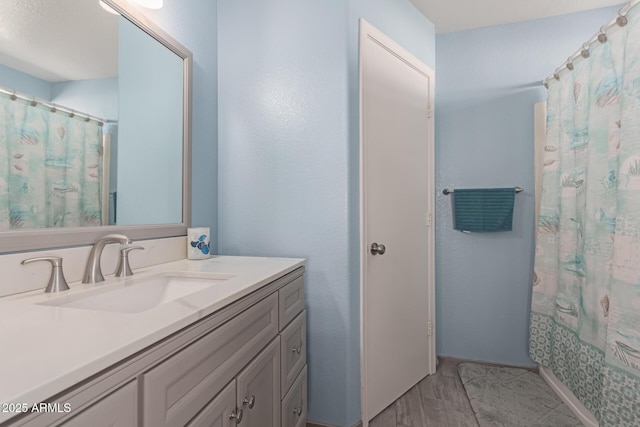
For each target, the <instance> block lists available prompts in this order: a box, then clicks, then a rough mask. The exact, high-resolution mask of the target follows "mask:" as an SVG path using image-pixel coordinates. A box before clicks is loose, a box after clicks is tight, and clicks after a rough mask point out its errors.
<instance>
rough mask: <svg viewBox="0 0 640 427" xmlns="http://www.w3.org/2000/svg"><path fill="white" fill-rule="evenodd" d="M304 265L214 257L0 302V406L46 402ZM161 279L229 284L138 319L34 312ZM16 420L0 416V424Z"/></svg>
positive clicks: (282, 260) (108, 314)
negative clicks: (98, 291)
mask: <svg viewBox="0 0 640 427" xmlns="http://www.w3.org/2000/svg"><path fill="white" fill-rule="evenodd" d="M304 263H305V261H304V260H303V259H294V258H249V257H230V256H214V257H212V258H210V259H208V260H198V261H189V260H181V261H175V262H170V263H166V264H161V265H156V266H152V267H146V268H142V269H138V270H136V271H135V272H134V273H135V275H134V276H133V277H132V278H127V279H124V278H121V279H119V278H114V277H107V281H106V282H105V283H101V284H98V285H82V284H80V283H70V286H71V290H69V291H67V292H64V293H61V294H45V293H44V292H43V291H42V290H38V291H33V292H28V293H24V294H19V295H14V296H11V297H5V298H0V405H2V404H3V403H27V404H30V405H31V404H33V403H36V402H42V401H46V399H47V398H49V397H51V396H52V395H54V394H56V393H59V392H60V391H62V390H64V389H66V388H68V387H71V386H73V385H74V384H76V383H78V382H79V381H81V380H83V379H85V378H87V377H89V376H91V375H94V374H96V373H98V372H100V371H101V370H103V369H105V368H108V367H109V366H111V365H113V364H114V363H117V362H118V361H120V360H122V359H124V358H126V357H128V356H130V355H132V354H134V353H136V352H138V351H140V350H142V349H144V348H146V347H148V346H149V345H151V344H153V343H155V342H157V341H159V340H161V339H163V338H165V337H167V336H169V335H171V334H172V333H174V332H176V331H178V330H180V329H182V328H184V327H185V326H188V325H190V324H192V323H194V322H195V321H197V320H199V319H201V318H203V317H206V316H208V315H209V314H211V313H213V312H215V311H217V310H219V309H220V308H222V307H224V306H226V305H228V304H230V303H232V302H234V301H236V300H238V299H240V298H242V297H243V296H245V295H248V294H249V293H251V292H253V291H255V290H257V289H259V288H260V287H262V286H264V285H266V284H268V283H270V282H272V281H273V280H274V279H276V278H278V277H280V276H282V275H284V274H286V273H288V272H291V271H293V270H295V269H296V268H298V267H300V266H303V265H304ZM159 273H174V274H183V275H189V274H192V275H194V276H197V277H206V276H207V274H211V276H212V277H215V275H216V274H228V275H234V277H232V278H230V279H227V280H224V281H221V282H218V283H216V284H215V285H212V286H211V287H210V288H207V289H204V290H201V291H198V292H195V293H192V294H190V295H187V296H185V297H182V298H180V299H177V300H174V301H170V302H168V303H165V304H163V305H160V306H158V307H156V308H153V309H151V310H148V311H144V312H140V313H118V312H109V311H97V310H96V311H94V310H88V309H80V308H65V307H56V306H48V305H41V304H39V303H42V302H45V301H47V300H51V299H58V298H61V297H62V296H65V297H69V298H73V296H74V295H79V294H80V293H83V292H86V291H87V290H91V289H95V288H98V287H100V288H102V287H105V286H110V285H113V286H123V284H124V283H126V282H125V281H126V280H129V281H131V280H140V279H142V278H143V277H147V276H154V275H157V274H159ZM15 415H17V414H15V413H6V412H1V411H0V422H2V421H5V420H7V419H9V418H11V417H13V416H15Z"/></svg>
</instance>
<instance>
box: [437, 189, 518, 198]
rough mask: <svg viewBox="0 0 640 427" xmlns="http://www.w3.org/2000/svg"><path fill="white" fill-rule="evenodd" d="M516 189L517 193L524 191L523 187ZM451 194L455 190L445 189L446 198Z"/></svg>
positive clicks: (443, 192) (443, 191)
mask: <svg viewBox="0 0 640 427" xmlns="http://www.w3.org/2000/svg"><path fill="white" fill-rule="evenodd" d="M514 188H515V190H516V193H522V192H523V191H524V189H523V188H522V187H514ZM451 193H453V190H450V189H448V188H445V189H444V190H442V194H444V195H445V196H448V195H449V194H451Z"/></svg>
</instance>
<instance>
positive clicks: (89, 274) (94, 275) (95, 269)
mask: <svg viewBox="0 0 640 427" xmlns="http://www.w3.org/2000/svg"><path fill="white" fill-rule="evenodd" d="M109 243H120V244H121V245H128V244H131V239H129V238H128V237H127V236H125V235H124V234H107V235H106V236H104V237H101V238H100V239H98V241H97V242H96V243H95V244H94V245H93V248H91V252H90V253H89V258H88V259H87V268H86V270H85V272H84V277H83V278H82V283H98V282H104V276H103V275H102V269H101V268H100V258H101V257H102V250H103V249H104V247H105V246H106V245H108V244H109Z"/></svg>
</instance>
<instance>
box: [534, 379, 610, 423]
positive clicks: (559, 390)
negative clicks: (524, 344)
mask: <svg viewBox="0 0 640 427" xmlns="http://www.w3.org/2000/svg"><path fill="white" fill-rule="evenodd" d="M539 372H540V376H541V377H542V379H544V380H545V382H546V383H547V384H549V387H551V388H552V389H553V391H555V392H556V394H557V395H558V397H559V398H560V399H562V401H563V402H564V403H565V404H566V405H567V406H568V407H569V409H571V412H573V414H574V415H575V416H576V417H578V419H579V420H580V421H581V422H582V424H584V425H585V426H587V427H598V420H596V418H595V417H594V416H593V414H592V413H591V412H590V411H589V410H588V409H587V408H586V407H585V406H584V405H583V404H582V402H580V401H579V400H578V398H577V397H576V396H575V395H574V394H573V393H572V392H571V390H569V389H568V388H567V386H565V385H564V384H562V382H561V381H560V380H559V379H558V378H557V377H556V376H555V375H554V374H553V372H552V371H551V369H549V368H545V367H544V366H540V368H539Z"/></svg>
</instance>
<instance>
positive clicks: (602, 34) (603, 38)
mask: <svg viewBox="0 0 640 427" xmlns="http://www.w3.org/2000/svg"><path fill="white" fill-rule="evenodd" d="M598 41H599V42H600V43H606V42H607V35H606V34H605V32H604V27H600V34H598Z"/></svg>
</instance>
